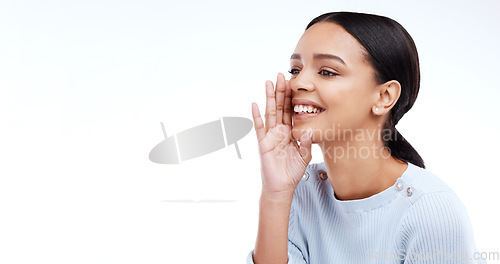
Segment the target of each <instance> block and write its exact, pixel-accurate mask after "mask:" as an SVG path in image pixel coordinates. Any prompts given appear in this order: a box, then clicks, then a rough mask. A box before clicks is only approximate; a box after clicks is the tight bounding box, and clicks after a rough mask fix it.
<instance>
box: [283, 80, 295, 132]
mask: <svg viewBox="0 0 500 264" xmlns="http://www.w3.org/2000/svg"><path fill="white" fill-rule="evenodd" d="M292 111H293V109H292V89H291V88H290V83H289V82H288V80H287V81H285V102H284V108H283V124H285V125H288V126H291V125H292Z"/></svg>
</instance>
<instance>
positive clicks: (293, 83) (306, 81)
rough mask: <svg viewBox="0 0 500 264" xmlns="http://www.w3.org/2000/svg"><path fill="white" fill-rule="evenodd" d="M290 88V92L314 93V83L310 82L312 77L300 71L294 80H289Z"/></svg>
mask: <svg viewBox="0 0 500 264" xmlns="http://www.w3.org/2000/svg"><path fill="white" fill-rule="evenodd" d="M289 82H290V88H291V89H292V92H294V93H297V92H300V91H302V92H307V91H309V92H312V91H314V83H313V81H312V76H309V74H308V73H307V72H305V71H301V72H300V73H299V74H297V75H296V76H295V78H291V79H290V81H289Z"/></svg>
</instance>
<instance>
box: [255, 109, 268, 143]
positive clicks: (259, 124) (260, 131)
mask: <svg viewBox="0 0 500 264" xmlns="http://www.w3.org/2000/svg"><path fill="white" fill-rule="evenodd" d="M252 117H253V125H254V127H255V132H256V133H257V140H258V141H259V142H260V141H261V140H262V139H263V138H264V136H265V135H266V130H265V128H264V122H263V121H262V117H261V116H260V111H259V106H258V105H257V104H256V103H252Z"/></svg>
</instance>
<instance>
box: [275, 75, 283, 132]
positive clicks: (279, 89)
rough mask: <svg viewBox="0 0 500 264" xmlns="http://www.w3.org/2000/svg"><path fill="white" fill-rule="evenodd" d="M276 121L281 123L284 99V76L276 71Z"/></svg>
mask: <svg viewBox="0 0 500 264" xmlns="http://www.w3.org/2000/svg"><path fill="white" fill-rule="evenodd" d="M275 96H276V123H277V124H282V123H283V102H284V101H285V76H283V74H281V73H278V79H277V80H276V95H275Z"/></svg>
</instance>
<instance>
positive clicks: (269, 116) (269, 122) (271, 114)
mask: <svg viewBox="0 0 500 264" xmlns="http://www.w3.org/2000/svg"><path fill="white" fill-rule="evenodd" d="M266 98H267V99H266V127H265V129H266V130H265V131H266V132H267V131H269V129H270V128H273V127H275V126H276V96H275V93H274V87H273V83H272V82H271V81H267V82H266Z"/></svg>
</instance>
